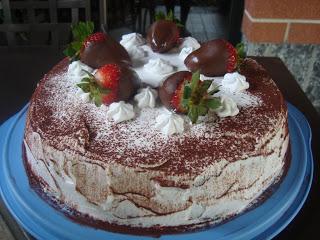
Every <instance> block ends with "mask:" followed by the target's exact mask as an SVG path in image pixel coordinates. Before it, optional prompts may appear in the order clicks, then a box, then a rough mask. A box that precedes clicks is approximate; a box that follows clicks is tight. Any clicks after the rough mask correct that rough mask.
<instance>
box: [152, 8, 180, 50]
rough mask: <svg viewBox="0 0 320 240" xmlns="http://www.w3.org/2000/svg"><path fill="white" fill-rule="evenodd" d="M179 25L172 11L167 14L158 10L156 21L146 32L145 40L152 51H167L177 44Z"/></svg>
mask: <svg viewBox="0 0 320 240" xmlns="http://www.w3.org/2000/svg"><path fill="white" fill-rule="evenodd" d="M180 26H182V25H181V24H180V23H179V22H178V21H177V19H175V18H174V16H173V13H172V11H170V12H169V14H168V15H167V16H165V15H164V14H163V13H161V12H159V13H157V15H156V21H155V22H154V23H153V24H152V25H151V26H150V28H149V29H148V32H147V42H148V44H149V45H150V47H151V49H152V50H153V51H154V52H159V53H163V52H167V51H169V50H170V49H172V48H173V47H175V46H177V44H178V43H179V41H180V28H179V27H180Z"/></svg>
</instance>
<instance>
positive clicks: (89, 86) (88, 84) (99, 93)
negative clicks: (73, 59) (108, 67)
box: [77, 70, 110, 107]
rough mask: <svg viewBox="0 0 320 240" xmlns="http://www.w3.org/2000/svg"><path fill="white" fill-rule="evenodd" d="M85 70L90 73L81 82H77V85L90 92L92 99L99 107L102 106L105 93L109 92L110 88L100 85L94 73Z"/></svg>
mask: <svg viewBox="0 0 320 240" xmlns="http://www.w3.org/2000/svg"><path fill="white" fill-rule="evenodd" d="M84 71H85V70H84ZM85 72H86V73H87V74H88V77H85V78H83V79H82V80H81V82H80V83H78V84H77V86H78V87H79V88H81V90H82V91H83V92H85V93H89V98H90V100H92V101H93V102H94V104H95V105H96V106H97V107H100V106H101V104H102V97H103V95H107V94H109V93H110V90H109V89H107V88H102V87H100V86H99V85H98V84H97V82H96V80H95V77H94V75H92V74H91V73H90V72H87V71H85Z"/></svg>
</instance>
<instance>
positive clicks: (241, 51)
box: [236, 43, 246, 68]
mask: <svg viewBox="0 0 320 240" xmlns="http://www.w3.org/2000/svg"><path fill="white" fill-rule="evenodd" d="M236 50H237V67H238V68H239V66H240V65H241V64H242V62H243V59H245V57H246V52H245V47H244V44H243V43H238V44H237V45H236Z"/></svg>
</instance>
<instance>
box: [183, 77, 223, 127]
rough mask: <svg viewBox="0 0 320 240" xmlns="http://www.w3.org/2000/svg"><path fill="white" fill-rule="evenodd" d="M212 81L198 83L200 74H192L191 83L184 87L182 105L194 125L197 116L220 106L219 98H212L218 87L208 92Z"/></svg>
mask: <svg viewBox="0 0 320 240" xmlns="http://www.w3.org/2000/svg"><path fill="white" fill-rule="evenodd" d="M211 83H212V81H210V80H204V81H200V72H199V71H196V72H195V73H193V74H192V78H191V82H190V83H187V84H186V85H185V86H184V92H183V99H182V105H183V107H184V108H185V109H186V110H187V113H188V117H189V118H190V120H191V122H192V123H196V122H197V120H198V118H199V116H204V115H206V114H207V113H208V111H209V109H217V108H219V107H220V106H221V102H220V98H218V97H213V95H214V94H215V93H217V92H218V91H219V89H218V87H216V88H214V89H213V90H211V91H209V92H208V89H209V87H210V86H211Z"/></svg>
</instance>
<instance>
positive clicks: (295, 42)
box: [242, 0, 320, 113]
mask: <svg viewBox="0 0 320 240" xmlns="http://www.w3.org/2000/svg"><path fill="white" fill-rule="evenodd" d="M242 31H243V36H244V42H245V43H246V45H247V53H248V55H257V56H276V57H280V58H281V59H282V61H283V62H284V63H285V64H286V65H287V67H288V69H289V70H290V71H291V72H292V73H293V75H294V76H295V78H296V80H297V81H298V83H299V84H300V86H301V88H302V90H304V91H305V93H306V94H307V96H308V98H309V99H310V101H311V102H312V103H313V104H314V106H315V107H316V109H317V110H318V112H319V113H320V0H246V1H245V11H244V14H243V21H242Z"/></svg>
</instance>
